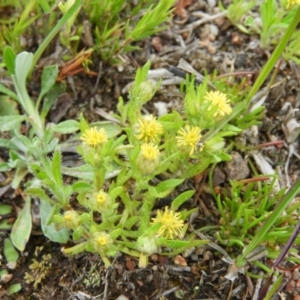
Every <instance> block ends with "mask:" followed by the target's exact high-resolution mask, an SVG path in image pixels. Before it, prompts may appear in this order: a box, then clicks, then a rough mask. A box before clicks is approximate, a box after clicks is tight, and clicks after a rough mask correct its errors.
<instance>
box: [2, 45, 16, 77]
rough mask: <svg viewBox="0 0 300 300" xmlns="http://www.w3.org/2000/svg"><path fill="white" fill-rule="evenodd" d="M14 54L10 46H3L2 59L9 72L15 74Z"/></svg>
mask: <svg viewBox="0 0 300 300" xmlns="http://www.w3.org/2000/svg"><path fill="white" fill-rule="evenodd" d="M15 59H16V54H15V52H14V51H13V49H12V48H11V47H10V46H7V47H5V49H4V53H3V60H4V63H5V65H6V67H7V69H8V72H9V73H10V74H15Z"/></svg>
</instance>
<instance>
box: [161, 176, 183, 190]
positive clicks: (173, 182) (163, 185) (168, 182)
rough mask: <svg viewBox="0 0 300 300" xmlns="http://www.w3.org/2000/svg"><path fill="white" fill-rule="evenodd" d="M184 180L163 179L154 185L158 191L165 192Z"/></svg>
mask: <svg viewBox="0 0 300 300" xmlns="http://www.w3.org/2000/svg"><path fill="white" fill-rule="evenodd" d="M183 181H184V179H168V180H166V181H163V182H161V183H159V184H158V185H157V186H156V190H157V192H158V193H162V192H166V191H168V190H170V189H173V188H174V187H176V186H178V185H179V184H181V183H182V182H183Z"/></svg>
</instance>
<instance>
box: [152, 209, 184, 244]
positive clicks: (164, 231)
mask: <svg viewBox="0 0 300 300" xmlns="http://www.w3.org/2000/svg"><path fill="white" fill-rule="evenodd" d="M152 221H153V223H160V224H161V227H160V228H159V230H158V235H159V236H161V237H165V238H167V239H174V238H175V237H177V236H178V235H179V233H180V231H181V229H182V228H183V225H184V224H183V220H181V219H180V213H178V212H174V211H173V210H170V211H169V208H168V207H166V208H165V211H164V212H162V211H161V210H158V211H157V216H156V217H155V218H152Z"/></svg>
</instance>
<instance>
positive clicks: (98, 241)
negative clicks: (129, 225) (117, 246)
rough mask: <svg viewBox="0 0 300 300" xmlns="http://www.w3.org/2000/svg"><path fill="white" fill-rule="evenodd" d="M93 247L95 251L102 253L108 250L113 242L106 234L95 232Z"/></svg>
mask: <svg viewBox="0 0 300 300" xmlns="http://www.w3.org/2000/svg"><path fill="white" fill-rule="evenodd" d="M92 243H93V246H94V248H95V250H97V251H99V252H103V251H105V250H107V249H109V246H110V245H112V243H113V240H112V238H111V236H110V235H109V234H107V233H106V232H96V233H95V234H94V235H93V241H92Z"/></svg>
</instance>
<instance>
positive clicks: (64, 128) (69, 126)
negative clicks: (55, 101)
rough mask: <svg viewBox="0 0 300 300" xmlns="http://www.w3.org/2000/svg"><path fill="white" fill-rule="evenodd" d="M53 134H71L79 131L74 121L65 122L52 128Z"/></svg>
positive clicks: (77, 123)
mask: <svg viewBox="0 0 300 300" xmlns="http://www.w3.org/2000/svg"><path fill="white" fill-rule="evenodd" d="M52 130H53V131H54V132H60V133H62V134H68V133H73V132H76V131H78V130H79V122H77V121H75V120H67V121H63V122H60V123H58V124H56V125H54V126H53V127H52Z"/></svg>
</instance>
